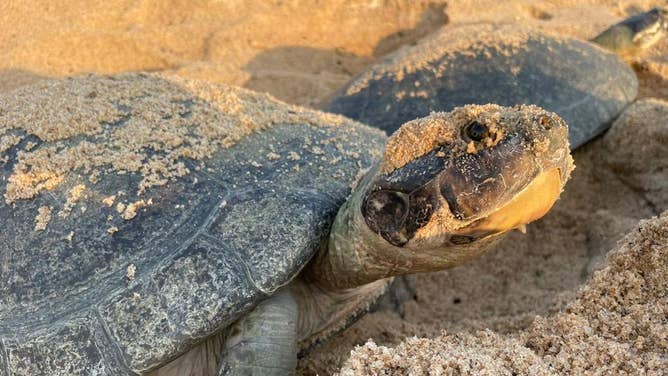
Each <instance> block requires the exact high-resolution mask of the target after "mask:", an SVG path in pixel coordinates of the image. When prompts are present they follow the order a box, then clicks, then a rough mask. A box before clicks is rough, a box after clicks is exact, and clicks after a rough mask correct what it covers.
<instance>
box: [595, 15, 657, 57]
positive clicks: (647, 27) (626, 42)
mask: <svg viewBox="0 0 668 376" xmlns="http://www.w3.org/2000/svg"><path fill="white" fill-rule="evenodd" d="M667 32H668V10H667V9H665V8H662V7H656V8H653V9H650V10H649V11H647V12H644V13H639V14H636V15H633V16H631V17H629V18H626V19H624V20H622V21H621V22H619V23H616V24H614V25H612V26H610V27H609V28H608V29H606V30H604V31H603V32H601V33H600V34H599V35H597V36H596V37H594V38H593V39H592V40H591V41H592V42H594V43H596V44H598V45H599V46H601V47H603V48H605V49H608V50H610V51H612V52H615V53H618V54H621V55H633V54H636V53H638V52H639V51H642V50H646V49H648V48H649V47H651V46H652V45H654V44H655V43H656V42H658V41H659V40H661V39H662V38H663V37H664V36H665V35H666V33H667Z"/></svg>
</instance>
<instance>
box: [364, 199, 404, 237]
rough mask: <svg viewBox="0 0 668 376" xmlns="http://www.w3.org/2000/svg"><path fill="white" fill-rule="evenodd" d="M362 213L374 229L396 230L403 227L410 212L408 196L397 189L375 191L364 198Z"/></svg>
mask: <svg viewBox="0 0 668 376" xmlns="http://www.w3.org/2000/svg"><path fill="white" fill-rule="evenodd" d="M362 214H363V215H364V217H365V219H366V221H367V223H368V224H369V225H370V227H371V228H372V229H373V230H374V231H376V232H378V233H382V232H392V231H396V230H398V229H399V228H401V225H402V224H403V223H404V220H405V219H406V215H407V214H408V197H407V196H406V195H405V194H403V193H401V192H395V191H386V190H380V191H376V192H373V193H371V194H369V195H368V196H367V197H366V199H365V200H364V203H363V206H362Z"/></svg>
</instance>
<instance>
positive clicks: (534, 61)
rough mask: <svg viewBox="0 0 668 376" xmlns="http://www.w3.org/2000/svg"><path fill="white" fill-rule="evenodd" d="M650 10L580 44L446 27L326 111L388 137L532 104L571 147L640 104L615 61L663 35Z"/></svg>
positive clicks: (667, 19) (381, 65)
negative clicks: (408, 127)
mask: <svg viewBox="0 0 668 376" xmlns="http://www.w3.org/2000/svg"><path fill="white" fill-rule="evenodd" d="M666 30H668V12H667V11H666V10H665V9H663V8H654V9H651V10H649V11H647V12H644V13H640V14H637V15H634V16H631V17H629V18H627V19H625V20H623V21H621V22H619V23H617V24H615V25H613V26H611V27H609V28H608V29H606V30H604V31H603V32H601V33H600V34H599V35H597V36H596V37H594V38H593V39H591V41H583V40H579V39H576V38H571V37H565V36H560V35H552V34H548V33H546V32H543V31H540V30H536V29H532V28H528V27H523V26H520V25H516V24H490V23H484V24H470V25H462V26H456V27H451V28H443V29H442V30H441V31H440V32H436V33H434V34H432V35H431V36H429V37H427V38H424V39H423V40H421V41H420V42H419V43H418V44H417V45H415V46H408V47H404V48H402V49H399V50H397V51H395V52H394V53H391V54H389V55H387V56H386V57H384V58H383V59H381V61H380V62H378V63H377V64H375V65H373V66H371V67H370V68H368V69H366V70H365V71H363V72H361V73H360V74H358V75H357V76H356V77H354V78H353V79H352V80H351V81H349V82H348V83H347V84H345V85H344V86H343V87H342V88H341V89H340V90H339V92H338V93H336V94H335V95H334V96H333V97H332V98H331V99H330V100H329V101H327V103H325V104H324V105H323V106H322V108H323V110H324V111H327V112H332V113H338V114H342V115H345V116H347V117H349V118H352V119H355V120H359V121H361V122H363V123H366V124H369V125H372V126H376V127H378V128H380V129H383V130H385V131H386V133H388V134H391V133H392V132H394V131H395V130H396V129H397V128H398V127H399V126H400V125H401V124H403V123H404V122H406V121H408V120H410V119H413V118H415V117H419V116H425V115H427V114H429V113H430V112H431V111H449V110H451V109H453V108H455V107H458V106H462V105H465V104H474V103H475V104H484V103H497V104H500V105H506V106H512V105H515V104H522V103H524V104H535V105H538V106H541V107H543V108H545V109H547V110H550V111H554V112H556V113H557V114H558V115H560V116H561V117H562V118H563V119H564V120H565V121H566V123H567V124H568V125H569V132H570V134H569V138H570V144H571V147H573V148H577V147H579V146H581V145H583V144H585V143H586V142H587V141H589V140H591V139H592V138H594V137H595V136H597V135H599V134H601V133H602V132H603V131H605V130H606V129H607V128H608V127H609V126H610V125H611V124H612V122H613V120H614V119H615V118H617V116H618V115H619V114H620V113H621V112H622V110H623V109H624V108H626V107H627V106H628V105H629V104H630V103H631V102H632V101H633V100H634V99H635V97H636V95H637V92H638V80H637V77H636V75H635V73H634V72H633V69H632V68H631V67H630V66H629V65H628V64H627V63H626V62H625V61H624V60H623V59H622V58H621V57H628V56H629V55H631V54H636V53H639V52H640V51H642V50H645V49H647V48H648V47H650V46H651V45H653V44H654V43H656V42H657V41H659V40H660V39H661V38H662V37H663V36H665V34H666Z"/></svg>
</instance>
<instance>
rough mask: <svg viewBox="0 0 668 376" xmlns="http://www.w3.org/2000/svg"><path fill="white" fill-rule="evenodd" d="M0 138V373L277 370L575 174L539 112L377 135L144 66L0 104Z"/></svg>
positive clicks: (468, 118) (460, 116) (462, 255)
mask: <svg viewBox="0 0 668 376" xmlns="http://www.w3.org/2000/svg"><path fill="white" fill-rule="evenodd" d="M0 152H1V153H2V158H1V160H2V162H1V163H2V170H0V176H1V179H0V190H2V191H3V193H4V200H3V201H2V202H1V203H0V224H2V227H1V228H0V266H1V269H0V273H1V276H2V285H0V374H2V375H4V376H9V375H11V376H16V375H133V374H144V373H146V372H149V371H152V370H157V372H156V373H157V374H159V375H191V374H197V375H200V374H214V373H215V372H216V367H218V364H220V370H219V371H218V372H219V373H220V374H258V375H269V374H276V375H284V374H289V373H291V372H293V371H294V367H295V365H296V361H297V352H298V348H304V347H307V346H309V345H310V344H313V343H315V342H317V341H318V340H320V339H322V338H325V337H327V336H328V335H329V334H330V333H332V332H334V331H336V330H337V329H339V328H340V327H341V326H343V325H345V323H346V320H347V319H349V318H351V317H354V316H355V314H356V312H359V311H360V310H364V309H365V308H366V306H367V305H368V304H369V303H370V302H371V301H373V300H374V299H375V298H376V297H377V296H378V295H379V294H381V293H382V292H383V291H384V288H385V286H386V285H387V281H388V277H391V276H393V275H402V274H405V273H413V272H425V271H431V270H438V269H443V268H447V267H451V266H453V265H457V264H460V263H462V262H464V261H465V260H468V259H470V258H472V257H475V256H476V255H478V254H480V253H482V252H485V251H486V250H488V249H489V248H491V247H492V246H493V245H494V244H496V243H497V242H498V241H499V240H500V239H501V238H503V236H504V234H506V233H507V232H509V231H511V230H513V229H515V228H519V227H522V226H523V225H524V224H526V223H528V222H530V221H532V220H535V219H536V218H539V217H541V216H542V215H543V214H545V213H546V212H547V211H548V210H549V208H550V207H551V206H552V204H553V203H554V202H555V200H556V199H557V197H558V196H559V194H560V192H561V190H562V188H563V185H564V183H565V182H566V180H567V179H568V177H569V174H570V171H571V169H572V160H571V157H570V154H569V146H568V140H567V126H566V124H565V123H564V122H563V121H562V120H561V119H560V118H559V117H558V116H557V115H555V114H553V113H551V112H547V111H544V110H542V109H540V108H538V107H535V106H517V107H512V108H510V107H501V106H497V105H485V106H466V107H462V108H458V109H455V110H454V111H452V112H450V113H436V114H432V115H431V116H429V117H426V118H423V119H418V120H414V121H411V122H409V123H407V124H406V125H404V126H403V127H402V128H401V129H400V130H399V131H398V132H396V133H395V134H394V135H393V136H392V137H391V138H390V139H389V140H386V136H385V135H384V134H383V133H382V132H380V131H378V130H375V129H373V128H370V127H367V126H365V125H362V124H360V123H357V122H354V121H351V120H348V119H346V118H344V117H341V116H338V115H331V114H326V113H321V112H318V111H314V110H307V109H303V108H299V107H296V106H290V105H287V104H284V103H281V102H278V101H276V100H273V99H271V98H270V97H268V96H266V95H262V94H257V93H253V92H249V91H246V90H243V89H236V88H232V87H225V86H214V85H208V84H203V83H197V82H192V81H183V80H179V79H176V78H166V77H162V76H156V75H149V74H124V75H117V76H86V77H77V78H70V79H64V80H53V81H45V82H41V83H38V84H36V85H34V86H31V87H26V88H22V89H19V90H17V91H14V92H11V93H8V94H4V95H2V96H0ZM351 190H352V191H351ZM351 192H352V193H351ZM312 258H313V260H312V261H311V262H310V263H309V260H311V259H312ZM298 275H299V277H297V276H298ZM170 362H171V363H170Z"/></svg>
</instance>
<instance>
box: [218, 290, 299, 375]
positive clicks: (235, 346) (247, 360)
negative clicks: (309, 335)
mask: <svg viewBox="0 0 668 376" xmlns="http://www.w3.org/2000/svg"><path fill="white" fill-rule="evenodd" d="M297 312H298V308H297V303H296V301H295V299H294V297H293V296H292V294H291V293H290V292H289V291H287V290H283V291H280V292H277V293H276V294H274V295H273V296H271V297H270V298H268V299H267V300H264V301H263V302H261V303H260V304H259V305H258V306H257V307H255V309H253V311H251V312H250V313H249V314H247V315H246V316H244V317H242V318H241V319H239V321H237V322H236V323H235V324H234V325H232V326H231V327H230V328H228V336H227V339H226V341H225V345H224V350H223V356H222V359H221V363H220V368H219V370H218V376H231V375H235V376H236V375H277V376H279V375H280V376H282V375H292V374H294V372H295V368H296V367H297Z"/></svg>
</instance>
